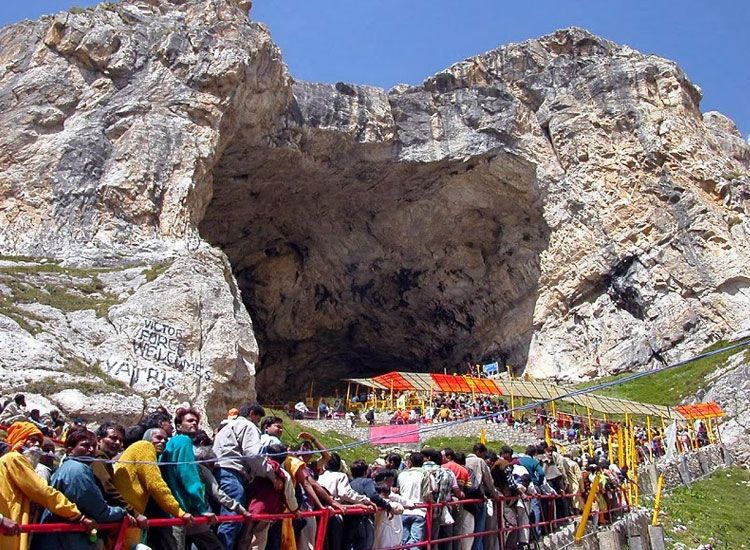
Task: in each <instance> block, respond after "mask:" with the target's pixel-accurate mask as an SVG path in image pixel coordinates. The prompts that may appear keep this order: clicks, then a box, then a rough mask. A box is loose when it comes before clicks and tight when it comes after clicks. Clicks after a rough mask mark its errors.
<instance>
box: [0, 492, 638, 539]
mask: <svg viewBox="0 0 750 550" xmlns="http://www.w3.org/2000/svg"><path fill="white" fill-rule="evenodd" d="M579 496H582V495H581V494H580V493H578V494H568V495H523V496H519V497H498V498H495V499H492V500H493V501H494V502H495V505H497V506H499V510H498V512H497V518H498V527H497V528H496V529H486V530H484V531H481V532H476V533H465V534H457V535H452V536H449V537H443V538H433V536H432V535H433V520H434V511H435V509H438V508H442V507H450V508H454V507H458V506H459V505H466V504H483V503H485V502H487V501H486V500H484V499H465V500H460V501H452V502H441V503H432V502H428V503H424V504H418V505H417V506H416V507H418V508H424V509H425V537H426V538H425V540H422V541H419V542H414V543H411V544H407V545H398V546H393V547H390V548H388V549H385V550H398V549H406V548H422V547H425V548H430V547H431V546H433V545H435V544H439V543H446V542H451V541H456V540H462V539H467V538H475V537H484V536H492V535H496V536H498V537H499V542H500V548H501V549H503V550H504V548H505V540H506V537H507V535H509V534H510V533H513V532H515V531H520V530H524V529H537V528H545V527H547V526H549V527H553V526H555V525H557V524H559V523H565V522H569V521H571V520H574V519H576V517H577V515H578V514H579V513H580V512H579V511H578V510H572V509H571V515H569V516H566V517H562V518H557V517H553V519H549V520H545V521H535V522H534V523H528V524H523V525H515V526H510V527H506V526H505V516H504V511H505V510H504V508H505V506H507V505H509V504H508V503H509V502H511V501H512V502H513V503H514V504H513V506H515V505H516V504H515V503H516V501H517V500H518V499H521V500H533V499H538V500H540V501H547V502H551V503H554V502H555V501H556V500H559V499H567V500H569V501H570V502H572V499H573V498H574V497H579ZM623 496H624V495H623V493H622V492H621V494H620V497H621V499H620V502H619V504H621V505H620V506H618V507H615V508H611V509H608V510H607V512H606V513H609V514H611V513H614V512H626V511H629V509H630V506H629V505H628V503H627V501H625V499H624V498H623ZM623 502H624V504H623ZM552 509H554V506H553V508H552ZM337 514H339V513H338V512H334V511H333V510H332V509H330V508H324V509H322V510H314V511H305V512H298V513H284V514H253V515H252V516H251V517H250V518H248V517H246V516H242V515H225V516H216V522H218V523H241V522H245V521H278V520H283V519H291V518H298V517H314V518H318V526H317V533H316V537H315V550H322V548H323V547H324V541H325V538H326V534H327V530H328V521H329V519H330V517H331V516H332V515H337ZM341 515H372V512H371V511H370V510H369V509H367V508H360V507H356V506H350V507H347V508H346V509H345V510H344V511H343V513H342V514H341ZM553 515H554V514H553ZM213 521H214V520H213V518H208V517H205V516H196V517H195V518H194V522H195V524H197V525H202V524H209V523H212V522H213ZM185 523H186V522H185V521H184V520H182V519H180V518H165V519H161V518H160V519H149V520H148V527H149V528H155V527H171V526H176V525H185ZM19 527H20V530H21V532H22V533H81V532H85V531H86V528H85V527H84V526H83V525H80V524H75V523H41V524H28V525H20V526H19ZM130 527H131V526H130V524H129V522H128V520H127V518H124V519H123V520H122V521H121V522H114V523H102V524H98V525H97V526H96V528H97V530H98V531H113V530H117V531H118V536H117V540H116V543H115V546H114V549H115V550H123V543H124V540H125V533H126V531H127V530H128V529H129V528H130ZM0 534H3V535H4V534H5V533H4V532H3V530H2V528H0Z"/></svg>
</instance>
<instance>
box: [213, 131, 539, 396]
mask: <svg viewBox="0 0 750 550" xmlns="http://www.w3.org/2000/svg"><path fill="white" fill-rule="evenodd" d="M535 169H536V167H535V166H534V165H532V164H531V163H530V162H528V161H525V160H523V159H520V158H519V157H517V156H514V155H512V154H509V153H505V152H501V151H499V150H496V151H493V152H491V153H486V154H483V155H481V156H477V157H472V158H470V159H469V160H466V161H463V160H440V161H436V162H414V161H404V160H401V159H400V158H399V156H398V151H397V148H396V147H395V146H394V145H392V144H388V143H380V144H364V143H355V142H354V140H352V139H350V138H348V137H347V136H343V135H341V134H337V133H334V132H326V131H322V130H319V129H316V130H311V131H306V132H305V134H304V139H303V141H302V145H301V146H300V147H299V148H298V149H297V148H294V149H292V148H265V149H259V148H256V147H246V146H244V145H243V143H242V142H241V141H237V142H235V143H233V144H232V146H231V147H230V148H229V149H228V150H227V151H226V152H225V154H224V156H223V158H222V160H221V162H220V163H219V165H218V166H217V168H216V170H215V171H214V195H213V200H212V202H211V203H210V205H209V207H208V210H207V212H206V215H205V217H204V219H203V221H202V223H201V225H200V231H201V235H202V236H203V237H204V238H205V239H207V240H208V241H209V242H211V243H212V244H214V245H217V246H219V247H221V248H222V249H223V250H224V252H225V253H226V254H227V256H228V257H229V259H230V262H231V264H232V267H233V271H234V274H235V276H236V278H237V281H238V283H239V285H240V287H241V289H242V293H243V300H244V302H245V305H246V306H247V308H248V310H249V312H250V315H251V317H252V318H253V321H254V328H255V331H256V336H257V337H258V340H259V344H260V349H261V361H260V368H259V369H258V373H257V382H256V384H257V388H258V394H259V396H262V397H261V398H262V399H264V400H265V401H268V400H269V399H274V398H284V397H291V396H298V395H301V394H302V392H303V391H304V389H305V388H307V387H309V385H310V383H311V382H312V381H313V380H314V381H315V386H316V388H319V389H320V391H323V392H325V391H326V390H332V389H333V388H334V387H335V386H336V385H337V384H340V380H341V379H342V378H347V377H356V376H374V375H377V374H381V373H383V372H388V371H390V370H409V371H428V370H432V371H440V372H442V371H443V369H444V368H447V369H448V371H449V372H453V371H455V370H456V369H457V368H460V369H461V371H462V372H463V371H465V367H466V364H467V362H470V363H476V362H480V361H482V360H485V359H487V360H496V359H501V360H507V361H508V362H509V363H511V364H515V365H522V364H523V363H524V362H525V360H526V353H527V349H528V345H529V342H530V339H531V332H532V315H533V309H534V304H535V301H536V292H537V284H538V279H539V274H540V259H539V255H540V253H541V252H542V251H543V250H545V248H546V247H547V241H548V235H549V230H548V228H547V225H546V223H545V222H544V220H543V217H542V207H541V200H540V197H539V192H538V188H537V182H536V179H535V178H536V176H535V173H536V172H535ZM341 386H343V384H340V386H339V387H341Z"/></svg>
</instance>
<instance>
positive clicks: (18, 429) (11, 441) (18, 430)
mask: <svg viewBox="0 0 750 550" xmlns="http://www.w3.org/2000/svg"><path fill="white" fill-rule="evenodd" d="M33 435H38V436H39V438H40V439H41V438H42V437H43V435H42V431H41V430H40V429H39V428H37V427H36V426H34V424H32V423H31V422H14V423H13V424H11V425H10V428H8V437H7V439H6V441H7V442H8V445H10V450H11V451H17V450H18V449H19V448H21V447H23V445H24V443H26V440H27V439H28V438H30V437H31V436H33Z"/></svg>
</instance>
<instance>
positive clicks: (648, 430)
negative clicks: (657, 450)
mask: <svg viewBox="0 0 750 550" xmlns="http://www.w3.org/2000/svg"><path fill="white" fill-rule="evenodd" d="M646 437H647V438H648V455H649V456H650V457H651V460H654V445H653V437H652V435H651V417H650V416H647V417H646Z"/></svg>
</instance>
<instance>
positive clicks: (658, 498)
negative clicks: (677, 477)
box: [651, 474, 664, 526]
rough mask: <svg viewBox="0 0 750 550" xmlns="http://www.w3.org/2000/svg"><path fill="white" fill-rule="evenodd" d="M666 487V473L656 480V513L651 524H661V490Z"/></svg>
mask: <svg viewBox="0 0 750 550" xmlns="http://www.w3.org/2000/svg"><path fill="white" fill-rule="evenodd" d="M663 489H664V474H661V475H660V476H659V481H657V482H656V498H655V499H654V515H653V516H652V517H651V525H654V526H655V525H659V507H660V506H661V492H662V490H663Z"/></svg>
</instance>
